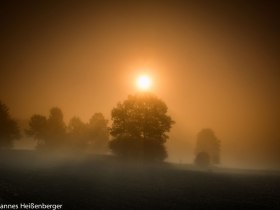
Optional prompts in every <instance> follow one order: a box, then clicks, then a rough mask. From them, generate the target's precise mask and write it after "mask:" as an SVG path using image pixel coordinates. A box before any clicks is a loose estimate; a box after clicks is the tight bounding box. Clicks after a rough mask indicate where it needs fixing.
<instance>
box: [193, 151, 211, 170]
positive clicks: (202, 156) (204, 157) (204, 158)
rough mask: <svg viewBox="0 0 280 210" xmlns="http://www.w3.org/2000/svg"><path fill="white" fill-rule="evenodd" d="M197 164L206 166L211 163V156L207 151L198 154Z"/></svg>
mask: <svg viewBox="0 0 280 210" xmlns="http://www.w3.org/2000/svg"><path fill="white" fill-rule="evenodd" d="M194 162H195V164H196V165H198V166H202V167H206V166H209V165H210V156H209V154H208V153H206V152H200V153H198V154H197V155H196V158H195V161H194Z"/></svg>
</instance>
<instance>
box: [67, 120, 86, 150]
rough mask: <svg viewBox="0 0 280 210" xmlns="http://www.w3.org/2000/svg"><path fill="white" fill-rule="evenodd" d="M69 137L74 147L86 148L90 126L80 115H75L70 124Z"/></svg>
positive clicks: (78, 148)
mask: <svg viewBox="0 0 280 210" xmlns="http://www.w3.org/2000/svg"><path fill="white" fill-rule="evenodd" d="M68 137H69V140H70V142H71V145H69V146H70V147H72V149H77V150H84V149H86V147H87V144H88V139H89V135H88V127H87V125H86V124H85V123H83V122H82V121H81V119H80V118H78V117H73V118H72V119H71V120H70V122H69V125H68Z"/></svg>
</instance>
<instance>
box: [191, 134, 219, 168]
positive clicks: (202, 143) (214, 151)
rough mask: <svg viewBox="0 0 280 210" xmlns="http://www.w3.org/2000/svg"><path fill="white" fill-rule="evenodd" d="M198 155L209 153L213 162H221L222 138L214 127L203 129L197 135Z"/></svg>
mask: <svg viewBox="0 0 280 210" xmlns="http://www.w3.org/2000/svg"><path fill="white" fill-rule="evenodd" d="M195 153H196V156H197V158H198V155H199V154H203V153H207V154H208V155H209V159H210V162H211V163H214V164H217V163H219V162H220V140H219V139H218V138H217V137H216V135H215V133H214V131H213V130H212V129H202V130H201V131H200V132H199V133H198V135H197V143H196V151H195Z"/></svg>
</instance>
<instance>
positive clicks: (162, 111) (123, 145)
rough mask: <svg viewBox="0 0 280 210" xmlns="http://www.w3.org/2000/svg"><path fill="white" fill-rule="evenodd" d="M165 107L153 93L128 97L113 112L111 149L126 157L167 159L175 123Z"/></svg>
mask: <svg viewBox="0 0 280 210" xmlns="http://www.w3.org/2000/svg"><path fill="white" fill-rule="evenodd" d="M167 109H168V108H167V106H166V104H165V103H164V102H163V101H162V100H160V99H158V98H157V97H156V96H154V95H152V94H150V93H141V94H136V95H133V96H128V99H126V100H125V101H124V102H123V103H118V104H117V106H116V107H115V108H114V109H113V110H112V113H111V115H112V121H113V124H112V128H111V132H110V134H111V135H112V136H113V137H114V139H113V140H112V141H111V142H110V145H109V146H110V148H111V150H112V151H113V152H114V153H115V154H117V155H119V156H123V157H129V158H137V159H147V160H160V161H162V160H164V158H166V157H167V153H166V150H165V147H164V143H165V142H166V140H167V139H168V136H167V132H169V131H170V129H171V126H172V124H173V123H174V121H172V119H171V117H170V116H168V115H167Z"/></svg>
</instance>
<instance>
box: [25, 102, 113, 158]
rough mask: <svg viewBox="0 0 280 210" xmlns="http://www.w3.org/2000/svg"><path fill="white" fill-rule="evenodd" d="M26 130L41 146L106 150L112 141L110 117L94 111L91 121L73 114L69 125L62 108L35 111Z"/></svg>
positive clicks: (44, 148)
mask: <svg viewBox="0 0 280 210" xmlns="http://www.w3.org/2000/svg"><path fill="white" fill-rule="evenodd" d="M25 132H26V134H27V135H28V136H31V137H33V138H34V139H35V140H36V141H37V149H40V150H61V149H65V150H76V151H85V150H90V151H94V152H96V153H104V152H105V151H106V148H107V144H108V141H109V129H108V120H106V119H105V117H104V116H103V114H102V113H95V114H94V115H93V116H92V117H91V118H90V120H89V122H88V123H84V122H82V120H81V119H80V118H78V117H73V118H71V120H70V121H69V124H68V125H66V124H65V122H64V120H63V112H62V111H61V109H60V108H58V107H54V108H52V109H50V113H49V116H48V117H46V116H43V115H38V114H35V115H33V116H32V117H31V118H30V120H29V128H28V129H26V131H25Z"/></svg>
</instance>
